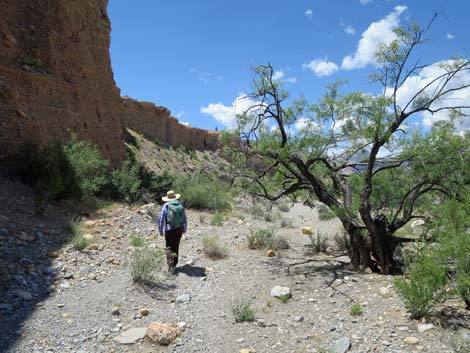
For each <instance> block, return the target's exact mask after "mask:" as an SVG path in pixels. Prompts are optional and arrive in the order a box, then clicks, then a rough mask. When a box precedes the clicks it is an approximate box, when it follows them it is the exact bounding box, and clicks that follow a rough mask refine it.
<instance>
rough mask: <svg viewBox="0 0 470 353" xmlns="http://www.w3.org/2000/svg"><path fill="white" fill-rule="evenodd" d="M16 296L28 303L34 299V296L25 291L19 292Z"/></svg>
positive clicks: (16, 292)
mask: <svg viewBox="0 0 470 353" xmlns="http://www.w3.org/2000/svg"><path fill="white" fill-rule="evenodd" d="M14 294H15V295H16V296H17V297H19V298H21V299H23V300H26V301H30V300H31V299H33V295H32V294H31V293H29V292H26V291H24V290H17V291H15V292H14Z"/></svg>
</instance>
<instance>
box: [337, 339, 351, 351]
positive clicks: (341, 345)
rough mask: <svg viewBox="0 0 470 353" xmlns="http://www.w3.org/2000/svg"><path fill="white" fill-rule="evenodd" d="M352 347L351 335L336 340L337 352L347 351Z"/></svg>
mask: <svg viewBox="0 0 470 353" xmlns="http://www.w3.org/2000/svg"><path fill="white" fill-rule="evenodd" d="M350 348H351V339H350V338H349V337H341V338H340V339H338V340H337V341H336V342H335V347H334V350H333V351H334V352H335V353H346V352H347V351H349V349H350Z"/></svg>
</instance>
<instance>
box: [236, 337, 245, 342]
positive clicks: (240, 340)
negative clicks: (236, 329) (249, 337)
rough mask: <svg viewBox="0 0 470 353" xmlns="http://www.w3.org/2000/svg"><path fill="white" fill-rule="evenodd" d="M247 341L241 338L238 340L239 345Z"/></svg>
mask: <svg viewBox="0 0 470 353" xmlns="http://www.w3.org/2000/svg"><path fill="white" fill-rule="evenodd" d="M244 340H245V339H244V338H243V337H242V338H239V339H237V343H242V342H243V341H244Z"/></svg>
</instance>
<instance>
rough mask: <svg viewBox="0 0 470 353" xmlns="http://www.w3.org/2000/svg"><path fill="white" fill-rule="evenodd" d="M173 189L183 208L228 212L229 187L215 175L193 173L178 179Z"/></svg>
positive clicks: (229, 203) (230, 196) (229, 204)
mask: <svg viewBox="0 0 470 353" xmlns="http://www.w3.org/2000/svg"><path fill="white" fill-rule="evenodd" d="M173 189H174V190H177V192H178V193H181V194H182V195H183V196H184V198H183V202H184V204H185V206H187V207H191V208H199V209H209V210H218V211H230V210H231V209H232V203H233V196H232V194H231V193H230V186H229V185H228V184H227V183H224V182H223V181H222V180H220V178H219V177H218V176H216V175H209V174H205V173H195V174H193V175H190V176H181V177H178V178H177V179H176V180H175V182H174V183H173Z"/></svg>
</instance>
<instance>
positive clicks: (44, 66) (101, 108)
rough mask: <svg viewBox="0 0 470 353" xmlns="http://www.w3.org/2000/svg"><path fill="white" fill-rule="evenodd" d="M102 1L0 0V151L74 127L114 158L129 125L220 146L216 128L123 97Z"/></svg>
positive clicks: (174, 140)
mask: <svg viewBox="0 0 470 353" xmlns="http://www.w3.org/2000/svg"><path fill="white" fill-rule="evenodd" d="M107 3H108V1H107V0H87V1H85V0H36V1H16V0H0V8H1V9H2V16H1V17H0V158H2V157H4V156H5V155H6V154H7V153H8V152H10V151H12V150H14V149H15V148H16V147H17V146H18V145H20V144H21V143H22V142H24V141H26V140H33V141H37V142H39V143H46V142H49V141H53V140H59V141H66V140H67V139H68V138H69V137H70V135H71V134H72V133H75V134H77V135H78V136H79V138H82V139H87V140H89V141H91V142H93V143H94V144H96V145H97V146H98V148H99V149H100V150H101V151H102V152H103V154H104V155H105V156H106V157H107V158H109V159H111V160H112V161H113V162H114V164H117V163H118V162H119V161H120V160H121V159H122V158H123V156H124V155H125V148H124V144H123V130H124V129H125V128H126V127H131V128H133V129H134V130H137V131H138V132H140V133H142V134H144V135H146V136H148V137H149V138H153V139H159V140H160V141H162V142H164V143H167V144H182V145H185V146H187V147H191V148H195V149H210V150H215V149H216V148H217V134H215V133H211V132H208V131H204V130H200V129H193V128H188V127H186V126H184V125H181V124H179V123H178V121H177V120H176V119H175V118H172V117H171V116H170V112H169V111H168V110H167V109H166V108H163V107H158V106H155V105H154V104H151V103H141V102H137V101H134V100H131V99H123V98H121V97H120V90H119V89H118V88H117V87H116V83H115V81H114V77H113V72H112V69H111V60H110V56H109V44H110V31H111V24H110V21H109V18H108V15H107V11H106V7H107Z"/></svg>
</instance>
